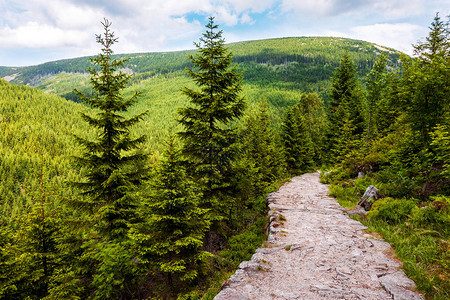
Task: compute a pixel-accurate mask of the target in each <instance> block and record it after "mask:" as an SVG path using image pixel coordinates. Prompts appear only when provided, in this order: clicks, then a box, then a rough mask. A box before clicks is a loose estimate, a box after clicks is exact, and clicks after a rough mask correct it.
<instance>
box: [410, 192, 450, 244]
mask: <svg viewBox="0 0 450 300" xmlns="http://www.w3.org/2000/svg"><path fill="white" fill-rule="evenodd" d="M430 200H431V201H432V202H429V203H426V204H424V205H422V206H421V207H420V208H416V209H414V210H413V212H412V215H411V220H412V222H413V223H414V224H415V225H417V226H422V227H431V228H433V229H434V230H436V231H438V232H441V233H443V234H444V235H446V236H449V235H450V197H445V196H435V197H431V199H430Z"/></svg>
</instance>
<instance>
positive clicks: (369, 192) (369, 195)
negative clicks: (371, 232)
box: [358, 185, 379, 211]
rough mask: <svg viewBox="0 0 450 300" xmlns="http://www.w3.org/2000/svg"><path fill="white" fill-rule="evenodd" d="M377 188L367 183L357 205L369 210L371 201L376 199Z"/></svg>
mask: <svg viewBox="0 0 450 300" xmlns="http://www.w3.org/2000/svg"><path fill="white" fill-rule="evenodd" d="M378 198H379V195H378V189H377V188H376V187H374V186H373V185H369V186H368V187H367V189H366V191H365V192H364V195H363V196H362V198H361V200H359V202H358V205H359V206H361V207H363V208H364V209H365V210H366V211H369V210H370V208H371V207H372V204H373V202H375V201H376V200H378Z"/></svg>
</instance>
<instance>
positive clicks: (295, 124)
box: [282, 105, 314, 174]
mask: <svg viewBox="0 0 450 300" xmlns="http://www.w3.org/2000/svg"><path fill="white" fill-rule="evenodd" d="M282 141H283V146H284V147H283V151H284V154H285V159H286V164H287V167H288V169H289V171H291V172H292V173H294V174H299V173H302V172H307V171H311V170H312V168H313V166H314V160H313V156H314V150H313V144H312V141H311V136H310V132H309V130H308V126H307V121H306V118H305V115H304V114H302V111H301V107H300V106H299V105H294V106H292V107H290V108H288V110H287V111H286V114H285V119H284V122H283V124H282Z"/></svg>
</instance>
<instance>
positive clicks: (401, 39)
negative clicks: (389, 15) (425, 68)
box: [325, 23, 427, 55]
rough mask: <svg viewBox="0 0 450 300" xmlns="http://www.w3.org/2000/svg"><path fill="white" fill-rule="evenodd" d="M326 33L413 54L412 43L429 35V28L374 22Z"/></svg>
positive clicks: (326, 33)
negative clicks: (343, 30)
mask: <svg viewBox="0 0 450 300" xmlns="http://www.w3.org/2000/svg"><path fill="white" fill-rule="evenodd" d="M325 35H329V36H340V37H347V38H353V39H358V40H363V41H368V42H371V43H376V44H378V45H380V46H387V47H390V48H394V49H396V50H400V51H402V52H405V53H406V54H408V55H412V54H413V49H412V46H411V45H412V44H416V43H417V36H426V35H427V28H425V27H421V26H418V25H414V24H408V23H397V24H374V25H368V26H356V27H352V28H350V29H349V31H348V32H338V31H326V32H325Z"/></svg>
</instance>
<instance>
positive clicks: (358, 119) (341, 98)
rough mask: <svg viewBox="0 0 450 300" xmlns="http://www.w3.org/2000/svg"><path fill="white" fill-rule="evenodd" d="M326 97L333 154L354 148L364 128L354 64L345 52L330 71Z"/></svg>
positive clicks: (339, 153)
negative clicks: (329, 99)
mask: <svg viewBox="0 0 450 300" xmlns="http://www.w3.org/2000/svg"><path fill="white" fill-rule="evenodd" d="M330 97H331V101H330V107H329V110H328V119H329V130H328V140H329V142H330V145H329V148H330V150H331V152H332V156H333V157H334V158H336V157H338V156H341V155H344V154H346V153H347V152H348V151H349V150H350V149H352V148H354V147H355V145H356V144H357V141H358V140H359V139H360V137H361V134H362V133H363V131H364V122H363V118H362V113H361V103H360V96H359V95H358V83H357V80H356V68H355V66H354V64H353V62H352V61H351V59H350V55H349V54H348V52H346V53H345V54H344V56H343V57H342V59H341V64H340V66H339V67H338V68H337V69H336V71H335V72H334V75H333V77H332V82H331V92H330Z"/></svg>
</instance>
